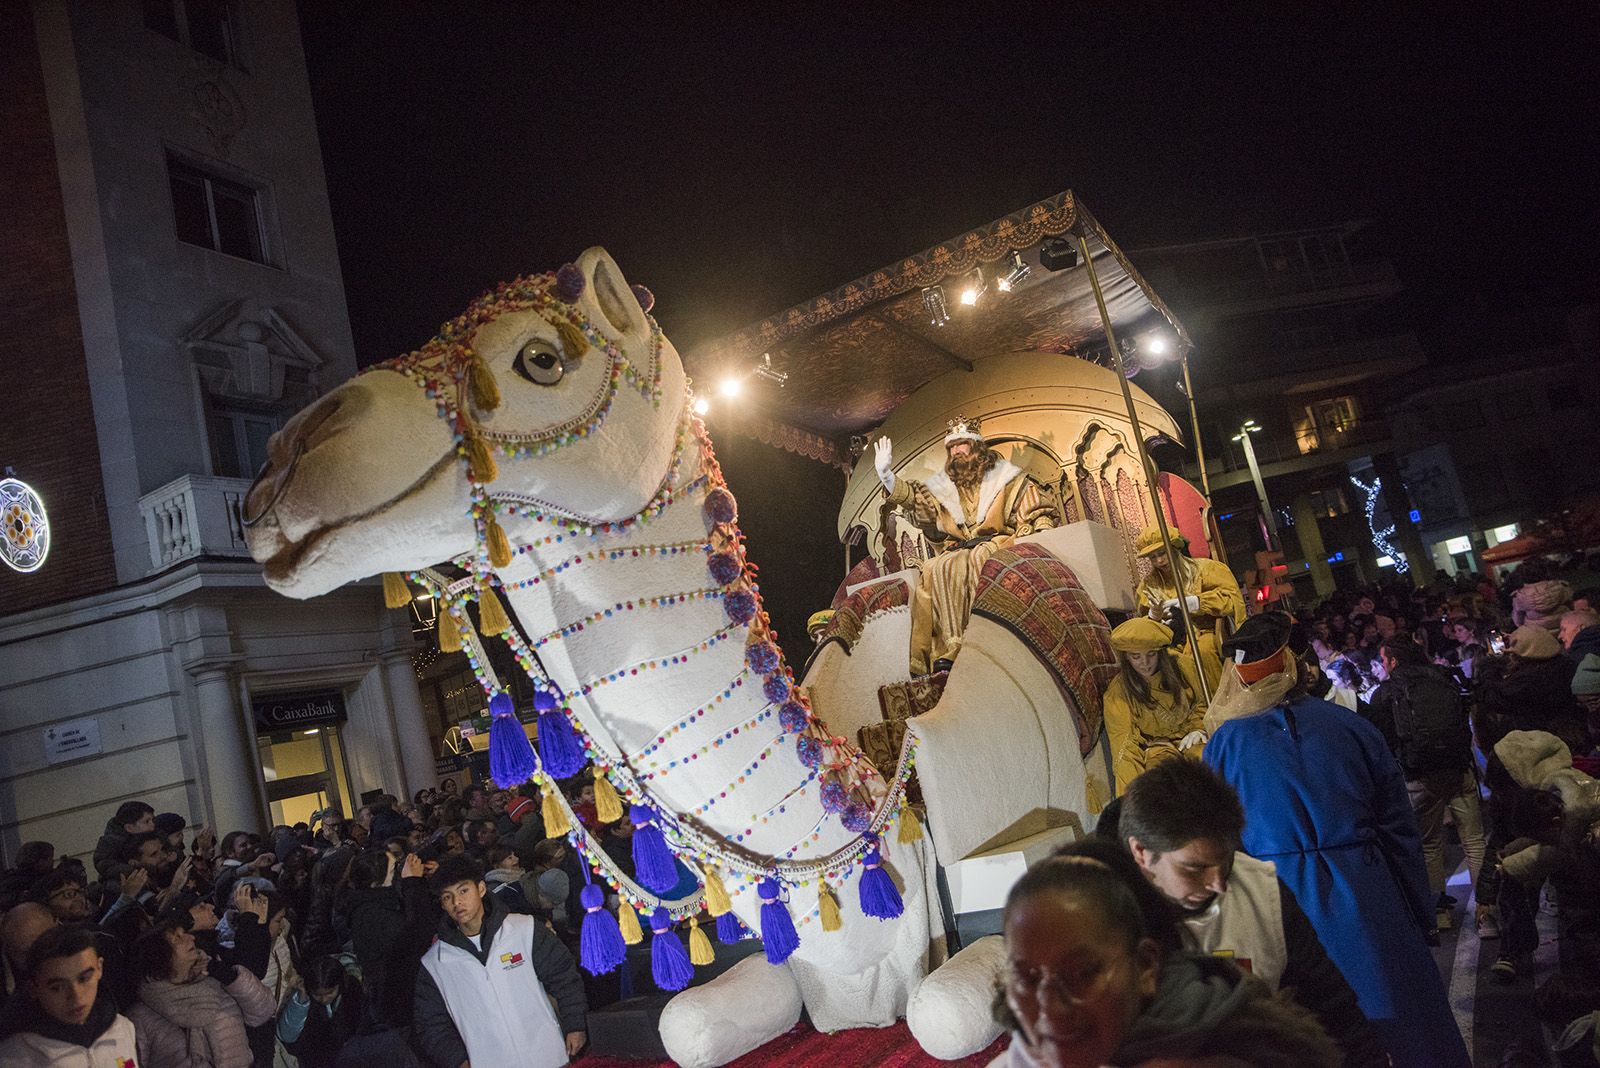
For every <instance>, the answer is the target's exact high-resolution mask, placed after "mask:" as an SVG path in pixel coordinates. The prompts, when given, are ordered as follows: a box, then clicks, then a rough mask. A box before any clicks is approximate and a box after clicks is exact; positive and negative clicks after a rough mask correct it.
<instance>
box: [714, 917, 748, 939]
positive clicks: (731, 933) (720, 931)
mask: <svg viewBox="0 0 1600 1068" xmlns="http://www.w3.org/2000/svg"><path fill="white" fill-rule="evenodd" d="M749 934H750V931H749V930H748V929H747V928H746V927H745V925H744V924H742V923H740V922H739V917H737V916H735V915H734V914H733V913H731V912H724V913H723V914H722V915H721V916H718V917H717V941H718V942H721V943H722V944H723V945H725V946H731V945H733V944H734V943H735V942H743V941H744V940H745V938H746V937H748V936H749Z"/></svg>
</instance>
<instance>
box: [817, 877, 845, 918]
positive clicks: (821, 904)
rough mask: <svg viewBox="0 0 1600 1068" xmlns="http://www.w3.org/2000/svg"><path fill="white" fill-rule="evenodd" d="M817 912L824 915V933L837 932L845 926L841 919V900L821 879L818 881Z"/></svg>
mask: <svg viewBox="0 0 1600 1068" xmlns="http://www.w3.org/2000/svg"><path fill="white" fill-rule="evenodd" d="M817 911H818V912H819V913H821V914H822V929H823V930H824V931H837V930H838V929H839V928H841V927H843V926H844V920H842V919H840V918H839V899H838V898H836V897H834V896H833V891H832V890H831V889H829V888H828V884H827V883H826V882H824V881H822V880H821V879H818V880H817Z"/></svg>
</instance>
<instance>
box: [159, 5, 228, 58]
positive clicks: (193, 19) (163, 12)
mask: <svg viewBox="0 0 1600 1068" xmlns="http://www.w3.org/2000/svg"><path fill="white" fill-rule="evenodd" d="M144 24H145V26H146V27H148V28H149V29H152V30H154V31H155V32H157V33H159V34H161V36H163V37H170V38H171V39H172V40H174V41H178V42H180V43H181V44H186V45H188V46H189V47H190V48H192V49H194V50H195V51H196V52H199V53H201V54H202V55H207V56H210V57H211V58H212V59H214V60H216V61H217V62H218V63H227V64H229V65H230V66H235V67H236V66H238V65H239V62H238V61H239V30H238V26H239V24H238V18H237V16H236V12H235V10H234V4H233V3H232V2H230V0H144Z"/></svg>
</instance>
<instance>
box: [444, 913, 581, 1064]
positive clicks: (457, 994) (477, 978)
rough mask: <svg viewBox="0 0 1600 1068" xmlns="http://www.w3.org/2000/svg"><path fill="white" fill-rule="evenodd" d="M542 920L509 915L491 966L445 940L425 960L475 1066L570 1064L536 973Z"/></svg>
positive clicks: (497, 934)
mask: <svg viewBox="0 0 1600 1068" xmlns="http://www.w3.org/2000/svg"><path fill="white" fill-rule="evenodd" d="M538 922H539V921H538V920H536V919H534V918H533V917H532V916H519V915H516V914H512V915H508V916H507V917H506V918H505V919H504V920H503V921H502V922H501V924H500V928H499V929H498V930H497V931H495V933H494V942H493V944H491V945H490V946H489V962H488V964H487V965H483V964H479V963H478V959H477V958H476V957H474V956H473V955H472V954H471V953H468V952H467V951H466V950H464V949H462V948H460V947H459V946H452V945H450V944H449V943H448V942H443V941H438V942H435V943H434V944H433V945H431V946H429V947H428V951H427V952H426V953H425V954H423V956H422V966H423V967H424V968H426V969H428V974H429V975H431V976H432V977H433V981H434V984H435V985H436V986H438V988H439V993H440V994H441V995H443V997H444V1003H445V1007H446V1008H448V1009H449V1010H450V1019H451V1020H453V1021H454V1022H455V1025H456V1030H457V1031H458V1032H460V1034H461V1040H462V1041H463V1042H465V1043H466V1044H467V1059H468V1060H470V1061H471V1062H472V1063H473V1064H474V1065H489V1066H491V1068H493V1066H498V1068H513V1066H515V1068H557V1066H559V1065H563V1064H566V1063H567V1044H566V1039H565V1037H564V1036H563V1035H562V1033H561V1025H560V1023H559V1022H558V1021H557V1020H556V1014H555V1010H554V1009H552V1008H551V1006H550V998H549V995H547V994H546V993H545V990H544V984H543V983H541V982H539V977H538V976H537V975H535V974H534V972H533V932H534V927H535V925H536V924H538Z"/></svg>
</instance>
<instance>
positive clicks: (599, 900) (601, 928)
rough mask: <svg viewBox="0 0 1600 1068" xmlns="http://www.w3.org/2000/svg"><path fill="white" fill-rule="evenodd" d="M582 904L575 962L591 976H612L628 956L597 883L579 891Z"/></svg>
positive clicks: (620, 934) (614, 919) (615, 921)
mask: <svg viewBox="0 0 1600 1068" xmlns="http://www.w3.org/2000/svg"><path fill="white" fill-rule="evenodd" d="M578 900H579V901H581V902H583V930H582V931H581V933H580V934H579V936H578V938H579V945H578V962H579V963H580V964H582V965H583V970H584V971H586V972H588V973H589V974H590V975H605V974H606V973H607V972H614V971H616V970H617V967H618V966H619V965H620V964H621V963H622V962H623V960H624V959H625V958H626V957H627V955H628V947H627V945H626V944H624V943H623V941H622V929H621V928H620V927H618V926H617V918H616V917H615V916H613V915H611V913H610V912H609V911H607V909H606V892H605V891H604V890H603V889H601V887H600V885H599V884H598V883H586V884H585V885H584V887H583V889H582V890H580V891H578Z"/></svg>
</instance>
